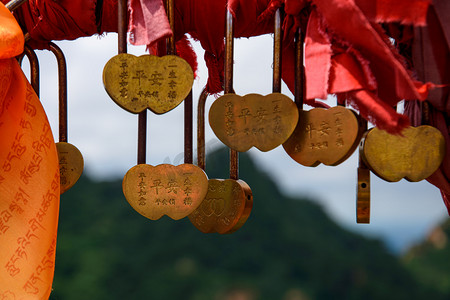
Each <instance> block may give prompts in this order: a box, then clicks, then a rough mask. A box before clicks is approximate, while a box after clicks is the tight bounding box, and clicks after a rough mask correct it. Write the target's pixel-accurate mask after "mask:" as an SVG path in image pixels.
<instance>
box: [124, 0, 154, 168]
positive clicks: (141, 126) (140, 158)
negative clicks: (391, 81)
mask: <svg viewBox="0 0 450 300" xmlns="http://www.w3.org/2000/svg"><path fill="white" fill-rule="evenodd" d="M127 12H128V7H127V0H119V1H118V3H117V14H118V16H117V17H118V23H117V24H118V28H117V32H118V36H119V43H118V48H119V54H121V53H127V51H128V49H127V27H128V26H127V24H128V20H127ZM137 147H138V149H137V163H138V164H145V162H146V154H147V110H144V111H142V112H140V113H139V114H138V146H137Z"/></svg>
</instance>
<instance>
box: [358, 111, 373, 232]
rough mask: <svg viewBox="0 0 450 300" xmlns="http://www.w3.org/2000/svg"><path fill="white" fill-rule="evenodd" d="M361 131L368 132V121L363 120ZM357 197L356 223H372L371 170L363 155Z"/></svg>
mask: <svg viewBox="0 0 450 300" xmlns="http://www.w3.org/2000/svg"><path fill="white" fill-rule="evenodd" d="M361 130H363V131H367V121H366V120H361ZM357 184H358V186H357V195H356V222H357V223H359V224H369V223H370V170H369V168H367V166H366V164H365V163H364V161H363V159H362V157H361V155H359V162H358V182H357Z"/></svg>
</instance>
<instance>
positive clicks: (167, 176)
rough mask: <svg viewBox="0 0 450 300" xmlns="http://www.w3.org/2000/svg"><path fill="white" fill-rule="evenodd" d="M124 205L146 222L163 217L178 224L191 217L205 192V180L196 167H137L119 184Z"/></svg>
mask: <svg viewBox="0 0 450 300" xmlns="http://www.w3.org/2000/svg"><path fill="white" fill-rule="evenodd" d="M122 188H123V193H124V195H125V198H126V199H127V201H128V203H129V204H130V205H131V206H132V207H133V208H134V210H136V211H137V212H138V213H140V214H141V215H143V216H144V217H146V218H148V219H150V220H157V219H159V218H161V217H162V216H163V215H167V216H169V217H170V218H172V219H174V220H179V219H181V218H184V217H186V216H187V215H189V214H190V213H192V212H193V211H194V210H195V209H196V208H197V207H198V206H199V205H200V203H201V202H202V201H203V199H204V198H205V196H206V193H207V191H208V178H207V177H206V174H205V172H204V171H203V170H202V169H200V168H198V167H197V166H194V165H191V164H182V165H178V166H173V165H168V164H161V165H158V166H151V165H147V164H140V165H137V166H134V167H133V168H131V169H130V170H129V171H128V172H127V174H125V177H124V179H123V182H122Z"/></svg>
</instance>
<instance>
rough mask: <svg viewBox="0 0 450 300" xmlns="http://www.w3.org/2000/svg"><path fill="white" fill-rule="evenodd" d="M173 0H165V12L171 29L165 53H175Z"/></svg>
mask: <svg viewBox="0 0 450 300" xmlns="http://www.w3.org/2000/svg"><path fill="white" fill-rule="evenodd" d="M174 1H175V0H167V1H166V14H167V18H168V19H169V24H170V28H171V29H172V33H173V34H172V36H170V37H168V38H167V40H166V49H167V54H169V55H175V54H176V48H175V3H174Z"/></svg>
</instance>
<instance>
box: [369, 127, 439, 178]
mask: <svg viewBox="0 0 450 300" xmlns="http://www.w3.org/2000/svg"><path fill="white" fill-rule="evenodd" d="M402 135H403V136H396V135H392V134H389V133H387V132H386V131H384V130H380V129H378V128H376V127H375V128H372V129H371V130H369V131H368V132H367V134H366V135H365V138H364V139H363V142H362V143H361V147H360V155H361V156H362V158H363V159H364V162H365V163H366V165H367V167H368V168H370V170H371V171H372V172H373V173H375V174H376V175H377V176H379V177H381V178H382V179H384V180H386V181H389V182H396V181H399V180H400V179H402V178H405V179H406V180H409V181H413V182H416V181H421V180H423V179H425V178H427V177H428V176H430V175H431V174H433V173H434V172H435V171H436V170H437V169H438V168H439V166H440V165H441V162H442V160H443V159H444V155H445V140H444V137H443V136H442V134H441V132H440V131H439V130H438V129H436V128H434V127H432V126H428V125H423V126H419V127H408V128H407V129H405V130H403V131H402Z"/></svg>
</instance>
